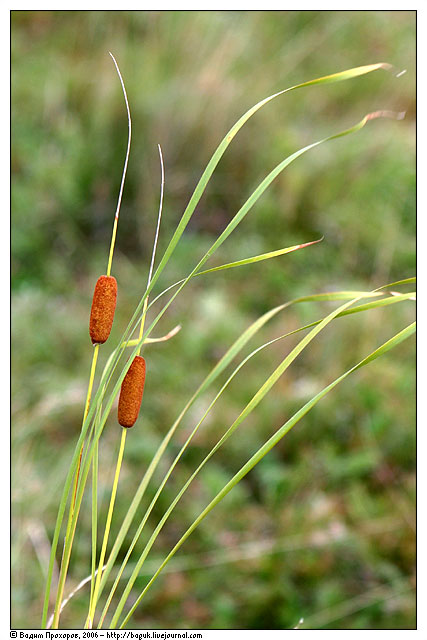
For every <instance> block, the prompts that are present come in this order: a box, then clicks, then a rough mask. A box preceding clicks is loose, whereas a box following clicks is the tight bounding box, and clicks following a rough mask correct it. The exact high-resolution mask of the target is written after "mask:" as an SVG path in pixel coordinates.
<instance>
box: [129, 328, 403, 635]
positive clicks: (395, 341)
mask: <svg viewBox="0 0 427 640" xmlns="http://www.w3.org/2000/svg"><path fill="white" fill-rule="evenodd" d="M414 331H415V323H412V324H411V325H409V326H408V327H406V328H405V329H403V331H400V332H399V333H398V334H396V335H395V336H394V337H393V338H391V339H390V340H388V341H387V342H385V343H384V344H383V345H381V347H379V348H378V349H376V350H375V351H373V352H372V353H371V354H370V355H369V356H367V357H366V358H364V359H363V360H361V361H360V362H359V363H358V364H357V365H355V366H354V367H352V368H351V369H349V370H348V371H346V372H345V373H344V374H342V375H341V376H339V377H338V378H337V379H336V380H334V381H333V382H332V383H330V384H329V385H328V386H327V387H325V388H324V389H322V391H320V392H319V393H318V394H316V395H315V396H314V397H313V398H312V399H311V400H310V401H309V402H307V403H306V404H305V405H304V406H303V407H302V408H301V409H300V410H299V411H297V412H296V413H295V414H294V415H293V416H292V418H291V419H290V420H288V421H287V422H286V423H285V424H284V425H282V427H280V429H278V431H277V432H276V433H275V434H274V435H273V436H272V437H271V438H270V439H269V440H268V441H267V442H266V443H265V444H264V445H263V446H262V447H261V448H260V449H259V450H258V451H257V452H256V453H255V454H254V455H253V456H252V457H251V458H250V459H249V460H248V462H247V463H246V464H245V465H244V466H243V467H242V468H241V469H240V471H239V472H238V473H236V474H235V475H234V476H233V478H232V479H231V480H230V481H229V482H228V483H227V484H226V485H225V486H224V487H223V489H222V490H221V491H220V492H219V493H218V494H217V495H216V496H215V498H214V499H213V500H211V502H210V503H209V504H208V506H207V507H206V508H205V509H204V510H203V511H202V512H201V514H200V515H199V516H198V517H197V518H196V520H195V521H194V522H193V523H192V525H191V526H190V527H189V528H188V529H187V531H186V532H185V533H184V535H183V536H182V537H181V538H180V539H179V541H178V542H177V543H176V545H175V546H174V547H173V549H172V550H171V552H170V553H169V554H168V555H167V557H166V558H165V560H164V561H163V562H162V564H161V565H160V567H159V568H158V569H157V571H156V573H155V574H154V575H153V577H152V578H151V580H150V581H149V582H148V584H147V585H146V587H145V589H144V590H143V592H142V593H141V594H140V596H139V597H138V598H137V600H136V601H135V603H134V604H133V606H132V607H131V609H130V611H129V613H128V614H127V615H126V617H125V618H124V620H123V622H122V624H121V625H120V629H122V628H124V626H125V625H126V624H127V622H128V621H129V619H130V617H131V616H132V614H133V612H134V611H135V609H136V608H137V607H138V606H139V604H140V602H141V600H142V599H143V597H144V595H145V594H146V592H147V591H148V589H149V588H150V587H151V585H152V584H153V583H154V581H155V580H156V579H157V577H158V576H159V574H160V573H161V571H162V570H163V568H164V567H165V566H166V564H167V563H168V562H169V560H170V559H171V558H172V557H173V556H174V555H175V553H176V552H177V551H178V549H179V548H180V547H181V546H182V544H183V543H184V542H185V540H186V539H187V538H188V537H189V536H190V535H191V533H192V532H193V531H194V530H195V529H196V528H197V527H198V525H199V524H200V523H201V522H202V520H203V519H204V518H205V517H206V516H207V515H208V514H209V513H210V511H212V509H213V508H214V507H215V506H216V505H217V504H218V503H219V502H220V501H221V500H222V499H223V498H224V497H225V496H226V495H227V494H228V493H229V492H230V491H231V489H232V488H233V487H234V486H235V485H236V484H237V483H238V482H240V480H241V479H242V478H244V476H245V475H247V474H248V473H249V471H251V469H253V467H254V466H255V465H256V464H257V463H258V462H259V461H260V460H261V459H262V458H263V457H264V456H265V455H266V454H267V453H268V452H269V451H270V450H271V449H272V448H273V447H274V446H275V445H276V444H277V443H278V442H279V441H280V440H281V439H282V438H283V437H284V436H285V435H286V433H288V432H289V431H290V429H292V427H294V426H295V424H296V423H297V422H298V421H299V420H301V418H303V417H304V416H305V415H306V414H307V413H308V412H309V411H310V410H311V409H312V408H313V407H314V406H315V405H316V404H317V403H318V402H319V400H321V399H322V398H323V397H324V396H325V395H326V394H327V393H329V392H330V391H332V389H334V388H335V387H336V386H337V385H338V384H339V383H340V382H342V381H343V380H344V379H345V378H346V377H347V376H348V375H350V374H351V373H353V372H354V371H356V370H357V369H360V368H361V367H363V366H365V365H367V364H369V363H370V362H372V361H373V360H375V359H376V358H378V357H379V356H381V355H383V354H384V353H386V352H387V351H389V350H390V349H392V348H393V347H395V346H397V345H398V344H399V343H400V342H402V341H403V340H406V339H407V338H409V337H410V336H411V335H412V334H413V333H414Z"/></svg>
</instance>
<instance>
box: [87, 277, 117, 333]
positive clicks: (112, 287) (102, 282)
mask: <svg viewBox="0 0 427 640" xmlns="http://www.w3.org/2000/svg"><path fill="white" fill-rule="evenodd" d="M116 300H117V280H116V279H115V278H113V276H100V277H99V278H98V280H97V283H96V285H95V291H94V293H93V300H92V309H91V312H90V321H89V334H90V337H91V339H92V342H93V344H104V342H106V340H108V336H109V335H110V331H111V327H112V326H113V320H114V312H115V310H116Z"/></svg>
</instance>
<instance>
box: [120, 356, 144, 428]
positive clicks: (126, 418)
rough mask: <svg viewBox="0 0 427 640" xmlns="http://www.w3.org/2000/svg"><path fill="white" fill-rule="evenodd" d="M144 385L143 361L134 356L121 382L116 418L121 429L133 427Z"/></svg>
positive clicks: (139, 357)
mask: <svg viewBox="0 0 427 640" xmlns="http://www.w3.org/2000/svg"><path fill="white" fill-rule="evenodd" d="M144 383H145V360H144V358H142V357H141V356H135V358H134V360H133V362H132V364H131V365H130V367H129V370H128V372H127V374H126V375H125V378H124V380H123V382H122V388H121V389H120V398H119V411H118V418H119V424H121V426H122V427H128V428H129V427H133V425H134V424H135V422H136V420H137V418H138V414H139V409H140V407H141V402H142V394H143V393H144Z"/></svg>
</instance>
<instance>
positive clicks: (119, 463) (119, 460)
mask: <svg viewBox="0 0 427 640" xmlns="http://www.w3.org/2000/svg"><path fill="white" fill-rule="evenodd" d="M126 433H127V429H122V438H121V441H120V449H119V455H118V458H117V465H116V472H115V474H114V481H113V488H112V490H111V498H110V506H109V508H108V514H107V522H106V523H105V532H104V539H103V541H102V548H101V555H100V558H99V565H98V573H97V576H96V582H95V588H94V591H93V599H92V605H91V607H90V610H89V615H88V619H87V621H86V624H87V626H88V628H89V629H91V628H92V623H93V618H94V615H95V608H96V601H97V597H98V591H99V583H100V581H101V576H102V568H103V565H104V559H105V553H106V551H107V544H108V536H109V533H110V526H111V519H112V517H113V510H114V503H115V500H116V493H117V485H118V482H119V475H120V468H121V466H122V459H123V452H124V448H125V442H126Z"/></svg>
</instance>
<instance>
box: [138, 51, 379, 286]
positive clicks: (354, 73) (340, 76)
mask: <svg viewBox="0 0 427 640" xmlns="http://www.w3.org/2000/svg"><path fill="white" fill-rule="evenodd" d="M378 69H390V65H388V64H386V63H383V62H380V63H377V64H370V65H364V66H360V67H355V68H353V69H347V70H345V71H341V72H339V73H334V74H331V75H327V76H322V77H320V78H315V79H314V80H309V81H308V82H302V83H300V84H297V85H294V86H293V87H289V88H288V89H284V90H283V91H279V92H277V93H275V94H273V95H271V96H269V97H267V98H264V99H263V100H261V101H260V102H258V103H257V104H255V105H254V106H253V107H251V108H250V109H249V110H248V111H246V113H245V114H243V116H241V117H240V118H239V120H238V121H237V122H236V123H235V124H234V125H233V126H232V127H231V129H230V130H229V132H228V133H227V134H226V135H225V137H224V138H223V139H222V141H221V142H220V144H219V145H218V147H217V149H216V151H215V152H214V154H213V156H212V158H211V159H210V160H209V162H208V165H207V166H206V169H205V170H204V172H203V174H202V176H201V178H200V180H199V182H198V184H197V186H196V188H195V190H194V192H193V195H192V196H191V198H190V201H189V203H188V205H187V207H186V209H185V211H184V213H183V215H182V218H181V220H180V222H179V224H178V226H177V228H176V230H175V233H174V234H173V236H172V238H171V240H170V242H169V245H168V246H167V248H166V250H165V253H164V255H163V257H162V259H161V261H160V263H159V266H158V267H157V269H156V271H155V273H154V275H153V279H152V282H151V287H150V288H149V290H151V288H152V287H153V286H154V284H155V282H156V280H157V279H158V277H159V276H160V274H161V272H162V271H163V269H164V268H165V266H166V264H167V263H168V261H169V259H170V257H171V255H172V253H173V251H174V250H175V247H176V245H177V244H178V242H179V239H180V238H181V236H182V234H183V233H184V231H185V228H186V226H187V224H188V222H189V221H190V218H191V216H192V215H193V213H194V210H195V208H196V206H197V204H198V203H199V201H200V198H201V197H202V195H203V193H204V191H205V189H206V186H207V184H208V182H209V180H210V178H211V176H212V174H213V172H214V171H215V168H216V166H217V165H218V163H219V161H220V160H221V158H222V156H223V155H224V153H225V151H226V149H227V147H228V146H229V144H230V143H231V141H232V140H233V138H234V137H235V136H236V134H237V133H238V132H239V130H240V129H241V128H242V127H243V125H244V124H245V123H246V122H247V121H248V120H249V118H251V117H252V116H253V115H254V114H255V113H256V112H257V111H258V110H259V109H261V107H263V106H264V105H266V104H267V103H268V102H270V101H271V100H274V98H277V97H278V96H281V95H284V94H285V93H289V92H290V91H295V90H296V89H302V88H304V87H311V86H315V85H323V84H329V83H333V82H341V81H344V80H350V79H352V78H356V77H358V76H361V75H364V74H367V73H371V72H372V71H377V70H378Z"/></svg>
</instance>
